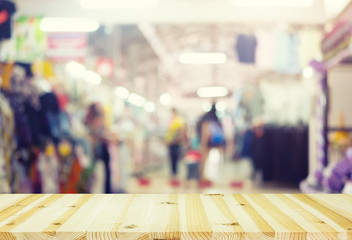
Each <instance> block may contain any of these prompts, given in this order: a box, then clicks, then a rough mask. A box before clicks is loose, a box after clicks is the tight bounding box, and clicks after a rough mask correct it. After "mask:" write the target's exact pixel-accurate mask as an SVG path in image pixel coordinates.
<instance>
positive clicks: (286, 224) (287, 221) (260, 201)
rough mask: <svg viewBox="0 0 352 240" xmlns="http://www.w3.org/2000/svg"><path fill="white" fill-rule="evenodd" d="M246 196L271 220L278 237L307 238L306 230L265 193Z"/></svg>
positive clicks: (266, 218)
mask: <svg viewBox="0 0 352 240" xmlns="http://www.w3.org/2000/svg"><path fill="white" fill-rule="evenodd" d="M244 197H245V198H246V199H247V201H248V202H249V203H250V204H251V205H252V206H253V207H254V208H255V209H256V210H257V211H258V213H260V215H262V216H263V218H264V219H265V220H266V221H267V222H270V225H271V226H272V228H273V229H274V230H275V238H276V239H306V238H307V236H306V231H305V230H304V229H303V228H301V227H300V226H299V225H298V224H297V223H296V222H295V221H294V220H293V219H292V218H290V217H289V216H288V215H287V214H285V213H284V212H283V211H282V210H281V209H279V208H278V207H277V206H276V205H275V204H274V203H272V202H270V201H269V200H268V199H267V198H266V197H265V194H250V195H245V196H244Z"/></svg>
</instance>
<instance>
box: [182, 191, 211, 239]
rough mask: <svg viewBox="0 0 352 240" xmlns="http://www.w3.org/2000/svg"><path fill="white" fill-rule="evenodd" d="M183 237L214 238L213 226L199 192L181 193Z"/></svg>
mask: <svg viewBox="0 0 352 240" xmlns="http://www.w3.org/2000/svg"><path fill="white" fill-rule="evenodd" d="M179 211H180V226H181V239H212V232H213V230H212V228H211V226H210V222H209V219H208V217H207V214H206V212H205V210H204V206H203V204H202V201H201V199H200V196H199V195H198V194H187V195H183V194H182V195H179Z"/></svg>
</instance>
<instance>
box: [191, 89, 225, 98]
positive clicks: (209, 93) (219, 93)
mask: <svg viewBox="0 0 352 240" xmlns="http://www.w3.org/2000/svg"><path fill="white" fill-rule="evenodd" d="M228 93H229V90H228V89H227V88H225V87H203V88H199V89H198V91H197V95H198V96H199V97H202V98H207V97H225V96H227V94H228Z"/></svg>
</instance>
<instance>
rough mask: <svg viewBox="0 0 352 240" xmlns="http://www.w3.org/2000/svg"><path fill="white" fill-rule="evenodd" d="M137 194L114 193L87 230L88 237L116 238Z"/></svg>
mask: <svg viewBox="0 0 352 240" xmlns="http://www.w3.org/2000/svg"><path fill="white" fill-rule="evenodd" d="M134 198H135V195H114V196H113V197H112V199H111V200H110V201H108V202H107V203H106V205H105V206H104V207H103V208H102V209H101V211H100V212H99V214H98V215H97V217H96V218H95V219H94V221H93V222H92V223H91V224H90V226H89V227H88V230H87V239H116V238H117V237H118V231H117V230H118V229H119V227H120V226H121V224H122V221H123V219H124V217H125V216H126V214H127V211H128V209H129V208H130V206H131V204H132V202H133V199H134Z"/></svg>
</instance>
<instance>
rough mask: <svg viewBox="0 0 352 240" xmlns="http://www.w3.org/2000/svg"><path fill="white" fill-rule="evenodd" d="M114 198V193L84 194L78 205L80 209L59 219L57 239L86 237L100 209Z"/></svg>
mask: <svg viewBox="0 0 352 240" xmlns="http://www.w3.org/2000/svg"><path fill="white" fill-rule="evenodd" d="M111 198H112V195H102V194H95V195H94V194H87V195H84V196H83V197H82V198H81V199H80V200H79V201H78V202H77V204H75V205H76V207H77V208H78V210H76V208H74V210H72V211H74V214H73V215H72V216H71V217H70V216H68V215H63V217H62V218H61V219H60V220H58V225H59V226H60V227H59V228H58V229H57V231H56V239H58V240H66V239H86V238H87V230H88V227H89V226H90V225H91V223H92V222H93V221H94V219H95V218H96V217H97V215H98V214H99V212H100V210H101V209H102V208H103V207H104V206H105V204H106V203H107V202H108V201H109V200H110V199H111Z"/></svg>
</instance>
